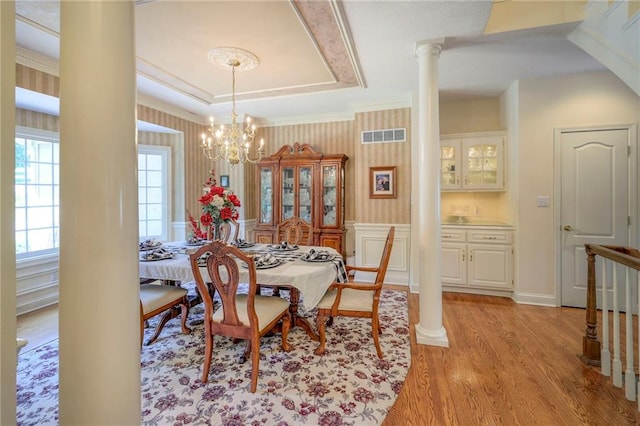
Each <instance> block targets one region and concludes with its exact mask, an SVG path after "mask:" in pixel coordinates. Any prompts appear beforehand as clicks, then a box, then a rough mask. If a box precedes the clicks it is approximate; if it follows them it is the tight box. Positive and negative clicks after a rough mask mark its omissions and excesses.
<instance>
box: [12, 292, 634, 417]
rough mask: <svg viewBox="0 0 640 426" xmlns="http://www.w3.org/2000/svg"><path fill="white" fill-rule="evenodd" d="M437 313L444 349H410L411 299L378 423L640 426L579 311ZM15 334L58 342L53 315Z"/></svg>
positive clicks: (475, 301)
mask: <svg viewBox="0 0 640 426" xmlns="http://www.w3.org/2000/svg"><path fill="white" fill-rule="evenodd" d="M388 288H393V289H397V290H401V289H404V287H396V286H388ZM443 313H444V326H445V328H446V330H447V336H448V338H449V345H450V347H449V348H438V347H430V346H423V345H417V344H416V342H415V331H414V328H415V324H416V323H417V322H418V321H419V314H418V295H416V294H409V322H410V325H411V357H412V358H411V368H410V370H409V374H408V375H407V379H406V382H405V384H404V386H403V388H402V391H401V393H400V395H399V396H398V399H397V401H396V403H395V405H394V406H393V408H392V409H391V411H390V413H389V415H388V416H387V419H386V421H385V423H384V424H385V425H387V426H389V425H419V426H422V425H510V426H511V425H583V424H584V425H586V424H589V425H640V414H639V412H638V409H637V407H638V405H637V402H631V401H627V400H626V399H625V398H624V393H623V390H621V389H618V388H615V387H613V385H612V384H611V382H610V379H609V378H606V377H603V376H601V375H600V373H599V371H598V370H597V369H596V368H594V367H588V366H586V365H584V364H583V363H582V362H581V361H580V359H579V358H578V354H580V353H581V351H582V335H583V332H584V321H585V311H584V310H582V309H573V308H545V307H536V306H528V305H518V304H516V303H514V302H513V301H512V300H510V299H507V298H499V297H490V296H477V295H470V294H461V293H445V294H444V297H443ZM384 332H385V331H384V330H383V334H382V337H381V338H382V339H384ZM18 334H19V335H20V337H24V338H26V339H29V341H30V342H29V345H28V346H27V347H26V348H25V349H24V350H30V349H33V348H35V347H37V346H39V345H40V344H42V343H46V342H47V341H50V340H51V339H53V338H56V337H57V307H51V308H46V309H44V310H42V311H40V312H36V313H30V314H26V315H22V316H20V317H19V318H18ZM636 335H637V334H636ZM636 364H637V363H636Z"/></svg>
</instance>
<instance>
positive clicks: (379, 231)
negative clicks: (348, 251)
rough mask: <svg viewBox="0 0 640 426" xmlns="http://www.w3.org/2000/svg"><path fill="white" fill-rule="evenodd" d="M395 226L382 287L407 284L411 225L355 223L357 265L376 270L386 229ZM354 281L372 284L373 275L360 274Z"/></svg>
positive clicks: (387, 230) (385, 236)
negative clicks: (391, 248) (384, 285)
mask: <svg viewBox="0 0 640 426" xmlns="http://www.w3.org/2000/svg"><path fill="white" fill-rule="evenodd" d="M390 226H395V227H396V233H395V238H394V241H393V250H392V251H391V259H389V267H388V268H387V276H386V278H385V280H384V282H385V284H398V285H406V286H408V285H409V264H410V260H411V250H410V248H411V225H408V224H395V223H354V225H353V227H354V229H355V264H356V266H370V267H377V266H378V265H379V264H380V256H381V254H382V250H383V248H384V243H385V239H386V238H387V233H388V232H389V227H390ZM355 279H356V281H362V282H373V281H374V280H375V274H373V273H365V272H360V273H357V274H356V277H355Z"/></svg>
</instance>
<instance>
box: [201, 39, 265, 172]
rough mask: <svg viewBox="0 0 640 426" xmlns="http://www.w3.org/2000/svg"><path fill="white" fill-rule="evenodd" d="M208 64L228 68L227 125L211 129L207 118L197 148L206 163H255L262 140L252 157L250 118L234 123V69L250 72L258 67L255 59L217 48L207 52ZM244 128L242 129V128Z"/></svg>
mask: <svg viewBox="0 0 640 426" xmlns="http://www.w3.org/2000/svg"><path fill="white" fill-rule="evenodd" d="M209 61H211V62H213V63H214V64H215V65H217V66H219V67H221V68H231V124H230V125H229V126H225V125H224V124H220V125H219V126H218V127H217V128H216V127H215V126H214V119H213V117H209V127H208V129H207V131H208V133H209V134H208V135H207V133H203V134H202V136H201V142H200V148H201V149H202V152H203V154H204V156H205V157H207V158H208V159H209V160H218V159H222V160H225V161H228V162H229V163H231V164H232V165H235V164H238V163H245V162H249V163H256V162H258V161H260V159H261V158H262V156H263V155H264V139H260V144H259V145H258V149H257V153H256V155H255V157H253V158H252V157H251V154H250V151H251V146H252V144H253V140H254V138H255V136H256V125H255V124H252V123H251V117H249V116H247V117H246V119H245V120H244V121H242V122H241V123H238V114H237V113H236V69H237V70H239V71H247V70H252V69H254V68H255V67H257V66H258V63H259V60H258V57H257V56H256V55H254V54H253V53H251V52H249V51H248V50H244V49H239V48H236V47H218V48H215V49H212V50H211V51H210V52H209ZM243 125H244V127H242V126H243Z"/></svg>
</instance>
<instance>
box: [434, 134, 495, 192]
mask: <svg viewBox="0 0 640 426" xmlns="http://www.w3.org/2000/svg"><path fill="white" fill-rule="evenodd" d="M503 151H504V135H502V134H493V133H491V134H475V135H443V136H441V138H440V189H441V190H442V191H474V190H480V191H500V190H503V189H504V152H503Z"/></svg>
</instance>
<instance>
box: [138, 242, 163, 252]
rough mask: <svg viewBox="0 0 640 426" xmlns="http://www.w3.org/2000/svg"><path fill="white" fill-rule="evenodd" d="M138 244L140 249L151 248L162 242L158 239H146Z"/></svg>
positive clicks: (158, 245)
mask: <svg viewBox="0 0 640 426" xmlns="http://www.w3.org/2000/svg"><path fill="white" fill-rule="evenodd" d="M138 245H139V247H140V250H151V249H154V248H158V247H160V246H161V245H162V243H161V242H160V241H156V240H144V241H142V242H141V243H140V244H138Z"/></svg>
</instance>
